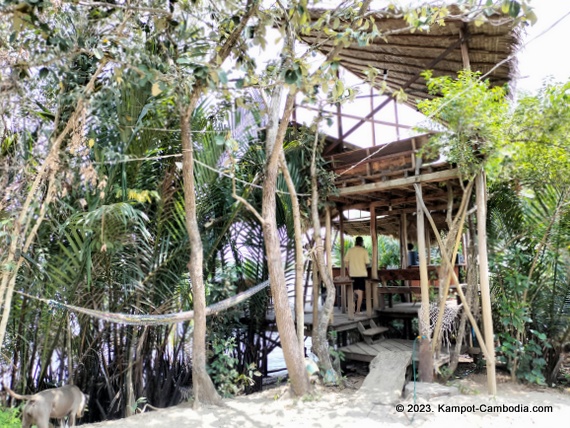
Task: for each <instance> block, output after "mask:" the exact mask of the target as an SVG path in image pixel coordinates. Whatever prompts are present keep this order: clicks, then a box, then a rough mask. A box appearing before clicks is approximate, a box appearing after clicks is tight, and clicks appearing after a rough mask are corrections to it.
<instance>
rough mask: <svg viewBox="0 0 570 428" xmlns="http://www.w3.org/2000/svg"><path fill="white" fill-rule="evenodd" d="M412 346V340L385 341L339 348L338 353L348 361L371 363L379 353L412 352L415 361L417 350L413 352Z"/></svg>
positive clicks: (359, 343)
mask: <svg viewBox="0 0 570 428" xmlns="http://www.w3.org/2000/svg"><path fill="white" fill-rule="evenodd" d="M413 345H414V341H413V340H406V339H385V340H381V341H380V342H377V343H373V344H371V345H369V344H367V343H364V342H358V343H353V344H352V345H348V346H343V347H342V348H339V351H341V352H343V353H344V356H345V358H346V359H348V360H355V361H365V362H370V361H372V360H373V359H374V357H375V356H376V355H378V354H379V353H380V352H385V351H391V352H402V351H403V352H412V355H413V357H414V358H415V359H416V361H417V355H415V354H417V353H418V349H416V352H414V350H413Z"/></svg>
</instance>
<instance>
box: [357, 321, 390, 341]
mask: <svg viewBox="0 0 570 428" xmlns="http://www.w3.org/2000/svg"><path fill="white" fill-rule="evenodd" d="M357 326H358V331H359V332H360V334H361V335H362V338H363V339H364V341H365V342H366V343H367V344H368V345H372V344H373V343H377V342H378V341H379V340H381V339H383V338H384V333H386V332H387V331H388V327H378V326H377V325H376V323H375V322H374V321H373V320H370V328H364V325H362V323H361V322H360V321H359V322H358V324H357ZM377 336H379V337H377Z"/></svg>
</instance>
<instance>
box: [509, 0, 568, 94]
mask: <svg viewBox="0 0 570 428" xmlns="http://www.w3.org/2000/svg"><path fill="white" fill-rule="evenodd" d="M531 6H532V7H533V8H534V11H535V13H536V15H537V17H538V21H537V23H536V24H535V25H534V26H533V27H530V28H529V29H528V30H527V36H526V37H524V39H523V43H525V44H526V46H525V47H524V48H523V49H522V50H521V52H520V53H519V55H518V61H519V75H520V78H519V80H518V82H517V88H518V89H519V90H525V91H533V92H534V91H536V90H537V89H539V88H540V87H541V85H542V82H543V80H544V79H545V78H548V77H549V76H551V77H552V78H554V80H555V81H557V82H566V81H568V80H569V79H570V56H569V55H568V48H567V46H568V43H569V42H570V1H568V0H533V1H532V3H531Z"/></svg>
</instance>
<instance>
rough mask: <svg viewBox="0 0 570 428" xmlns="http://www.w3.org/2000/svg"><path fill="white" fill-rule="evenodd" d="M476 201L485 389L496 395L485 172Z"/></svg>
mask: <svg viewBox="0 0 570 428" xmlns="http://www.w3.org/2000/svg"><path fill="white" fill-rule="evenodd" d="M475 185H476V201H477V239H478V241H479V245H478V246H477V250H478V253H479V254H478V255H479V281H480V284H479V287H480V290H481V313H482V316H483V329H484V331H485V345H486V347H487V358H486V361H487V388H488V390H489V394H491V395H497V379H496V378H495V339H494V334H493V319H492V315H491V292H490V289H489V261H488V259H487V192H486V184H485V172H484V171H481V172H480V173H479V174H478V175H477V177H476V179H475Z"/></svg>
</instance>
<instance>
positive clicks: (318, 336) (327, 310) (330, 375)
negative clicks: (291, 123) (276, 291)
mask: <svg viewBox="0 0 570 428" xmlns="http://www.w3.org/2000/svg"><path fill="white" fill-rule="evenodd" d="M317 138H318V133H317V134H316V136H315V145H314V147H313V156H312V157H311V216H312V220H313V234H314V242H315V249H316V255H315V259H316V260H315V267H316V268H317V267H318V269H319V273H320V275H321V278H322V280H323V282H324V283H325V287H326V290H327V297H326V299H325V304H324V306H323V309H322V310H321V312H320V313H319V318H318V322H314V321H313V351H314V352H315V354H316V355H317V357H318V358H319V368H320V369H321V371H322V372H324V374H323V375H324V381H325V383H327V384H334V385H337V384H338V383H339V380H340V373H338V372H337V371H336V370H335V368H334V367H333V364H332V362H331V356H330V351H329V342H328V338H327V332H328V327H329V322H330V319H331V315H332V312H333V306H334V298H335V291H336V290H335V285H334V283H333V279H332V276H331V274H330V270H329V269H327V268H326V266H325V255H324V249H323V239H322V237H321V222H320V219H319V189H318V180H317V164H316V150H317V144H318V141H317ZM313 286H317V285H316V284H313ZM347 297H348V298H349V299H350V298H351V297H352V296H347Z"/></svg>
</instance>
